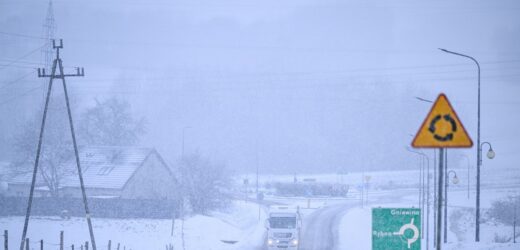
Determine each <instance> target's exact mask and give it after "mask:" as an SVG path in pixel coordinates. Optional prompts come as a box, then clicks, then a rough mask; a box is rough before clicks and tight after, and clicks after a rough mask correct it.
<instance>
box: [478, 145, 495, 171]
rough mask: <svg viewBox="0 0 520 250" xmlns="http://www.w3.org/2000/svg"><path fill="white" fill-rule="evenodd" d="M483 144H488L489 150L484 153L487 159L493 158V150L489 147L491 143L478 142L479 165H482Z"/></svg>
mask: <svg viewBox="0 0 520 250" xmlns="http://www.w3.org/2000/svg"><path fill="white" fill-rule="evenodd" d="M484 144H487V145H488V146H489V150H488V152H487V154H486V156H487V158H489V159H493V158H495V151H493V147H491V143H489V142H487V141H485V142H483V143H482V144H480V165H482V147H483V146H484Z"/></svg>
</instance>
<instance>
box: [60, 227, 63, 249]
mask: <svg viewBox="0 0 520 250" xmlns="http://www.w3.org/2000/svg"><path fill="white" fill-rule="evenodd" d="M60 250H63V231H60Z"/></svg>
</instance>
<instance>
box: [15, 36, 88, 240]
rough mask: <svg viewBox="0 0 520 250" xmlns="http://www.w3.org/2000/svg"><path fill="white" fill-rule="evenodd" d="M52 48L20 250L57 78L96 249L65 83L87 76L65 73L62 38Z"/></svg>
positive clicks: (79, 72) (81, 72)
mask: <svg viewBox="0 0 520 250" xmlns="http://www.w3.org/2000/svg"><path fill="white" fill-rule="evenodd" d="M52 48H53V49H55V50H56V58H55V59H54V61H53V62H52V68H51V74H47V73H45V68H44V69H41V68H39V69H38V77H44V78H49V84H48V87H47V93H46V95H45V106H44V109H43V118H42V123H41V127H40V137H39V139H38V147H37V149H36V159H35V161H34V168H33V175H32V181H31V189H30V191H29V202H28V205H27V211H26V213H25V221H24V226H23V232H22V241H21V244H20V250H23V249H24V242H25V241H26V238H25V237H26V236H27V228H28V227H29V217H30V215H31V208H32V201H33V197H34V187H35V184H36V175H37V173H38V164H39V162H40V153H41V149H42V142H43V133H44V131H45V121H46V119H47V113H48V110H49V100H50V96H51V92H52V84H53V81H54V80H55V79H61V82H62V86H63V93H64V95H65V103H66V106H67V114H68V117H69V125H70V132H71V135H72V145H73V146H74V155H75V158H76V166H77V171H78V176H79V183H80V187H81V194H82V196H83V205H84V206H85V214H86V216H85V217H86V219H87V224H88V229H89V233H90V242H91V243H92V249H93V250H96V241H95V240H94V230H93V228H92V222H91V220H90V211H89V208H88V203H87V194H86V192H85V185H84V182H83V173H82V170H81V164H80V160H79V152H78V145H77V143H76V133H75V132H74V123H73V122H72V113H71V111H70V102H69V95H68V92H67V85H66V84H65V78H66V77H75V76H85V72H84V70H83V68H76V72H74V73H73V74H65V72H64V70H63V61H62V60H61V58H60V49H63V41H62V40H61V39H60V40H59V44H56V40H52Z"/></svg>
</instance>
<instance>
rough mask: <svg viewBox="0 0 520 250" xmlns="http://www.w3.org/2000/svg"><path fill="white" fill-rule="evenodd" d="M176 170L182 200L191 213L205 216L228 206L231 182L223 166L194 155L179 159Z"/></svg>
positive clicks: (197, 154) (196, 154)
mask: <svg viewBox="0 0 520 250" xmlns="http://www.w3.org/2000/svg"><path fill="white" fill-rule="evenodd" d="M177 168H178V169H177V173H178V175H179V176H177V179H178V180H179V183H180V186H181V190H182V194H183V196H184V197H183V198H184V200H186V201H187V202H188V203H189V206H190V207H191V209H192V211H193V212H195V213H202V214H205V213H207V212H209V211H210V210H213V209H217V208H222V207H225V206H227V205H228V203H229V201H230V197H229V193H228V190H229V187H230V183H231V181H230V177H229V176H230V175H229V174H228V172H227V171H226V168H225V167H224V166H223V165H220V164H214V163H212V162H210V161H209V160H208V159H206V158H204V157H202V156H201V155H200V154H199V153H194V154H190V155H187V156H185V157H184V158H183V159H181V160H180V163H179V164H178V165H177Z"/></svg>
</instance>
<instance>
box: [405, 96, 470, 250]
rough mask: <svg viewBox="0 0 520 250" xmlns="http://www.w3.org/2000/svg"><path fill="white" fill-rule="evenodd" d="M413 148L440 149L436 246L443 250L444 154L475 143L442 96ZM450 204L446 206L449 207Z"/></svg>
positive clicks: (436, 102)
mask: <svg viewBox="0 0 520 250" xmlns="http://www.w3.org/2000/svg"><path fill="white" fill-rule="evenodd" d="M412 146H413V147H414V148H434V149H435V148H438V149H439V179H438V190H437V192H438V195H437V197H438V202H437V221H436V230H437V232H435V236H436V237H435V246H436V249H437V250H440V249H441V233H440V231H441V228H442V227H441V222H442V219H441V218H442V200H443V197H442V191H443V178H444V173H443V172H444V154H445V150H446V148H471V147H472V146H473V141H472V140H471V138H470V137H469V134H468V133H467V132H466V129H465V128H464V126H463V125H462V122H461V121H460V119H459V117H458V116H457V113H455V110H454V109H453V107H452V106H451V104H450V102H449V101H448V98H447V97H446V95H444V94H440V95H439V97H437V100H436V101H435V103H434V104H433V107H432V108H431V110H430V112H429V113H428V116H426V119H424V122H423V124H422V125H421V127H420V128H419V131H418V132H417V134H416V136H415V138H414V139H413V142H412ZM447 205H448V204H445V206H447Z"/></svg>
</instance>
